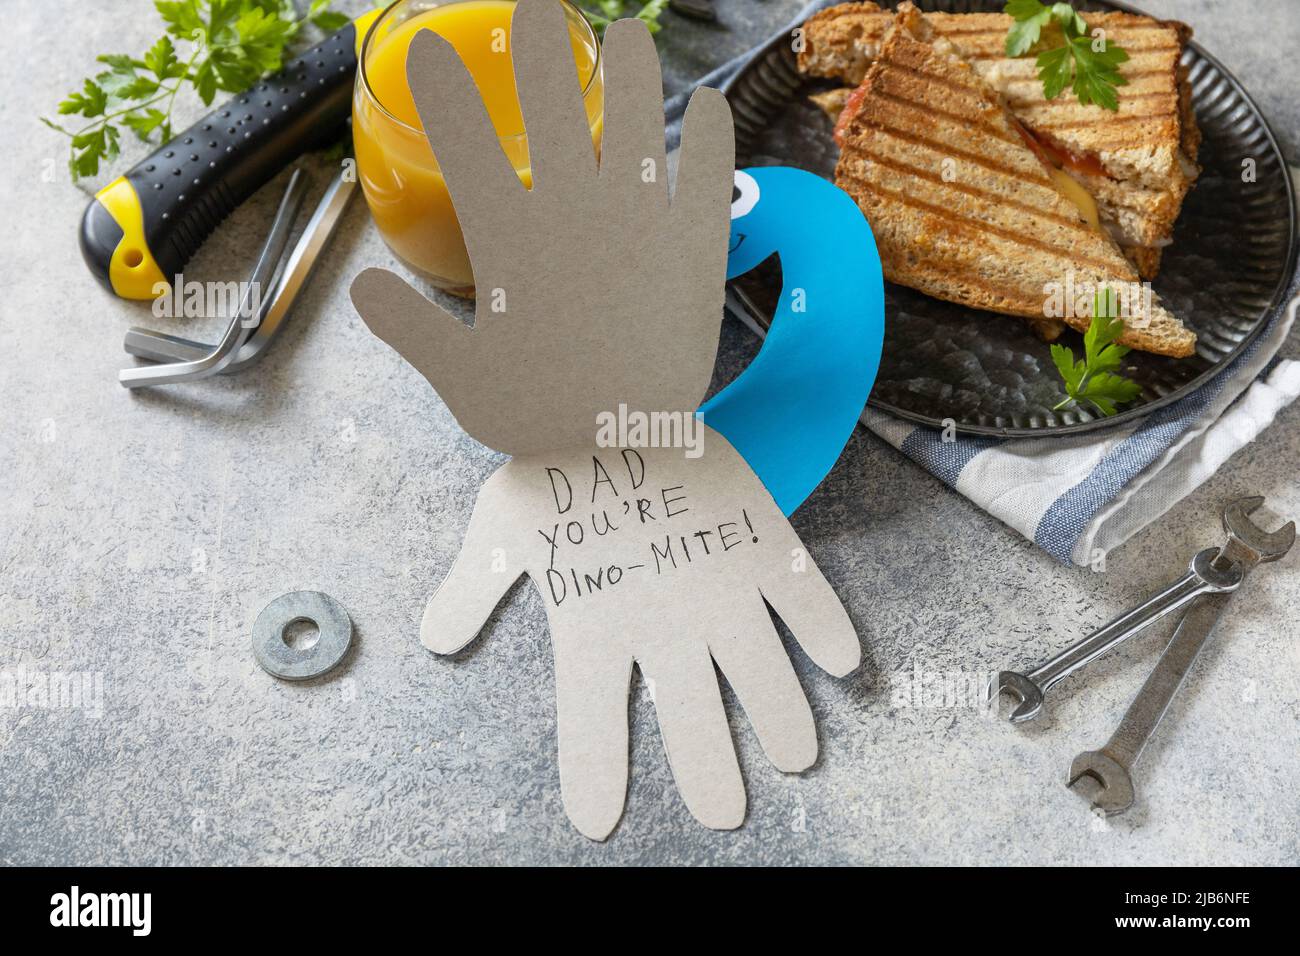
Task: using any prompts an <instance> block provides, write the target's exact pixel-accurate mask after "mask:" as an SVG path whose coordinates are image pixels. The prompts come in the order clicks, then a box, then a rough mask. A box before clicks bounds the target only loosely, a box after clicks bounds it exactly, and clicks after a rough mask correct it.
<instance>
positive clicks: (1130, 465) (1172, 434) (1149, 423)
mask: <svg viewBox="0 0 1300 956" xmlns="http://www.w3.org/2000/svg"><path fill="white" fill-rule="evenodd" d="M1258 341H1259V340H1258V339H1256V340H1255V342H1252V343H1251V345H1250V346H1249V347H1248V348H1247V349H1246V351H1245V352H1243V353H1242V354H1241V355H1239V356H1237V358H1236V360H1235V361H1234V362H1233V363H1232V366H1231V367H1229V368H1227V369H1225V370H1224V371H1223V372H1222V373H1220V374H1219V375H1216V376H1215V377H1214V378H1213V379H1211V380H1210V381H1209V382H1207V383H1206V384H1204V385H1202V386H1201V387H1200V388H1198V389H1197V390H1196V391H1194V392H1192V394H1190V395H1188V396H1186V397H1185V398H1181V399H1179V400H1178V401H1176V402H1174V403H1173V404H1172V405H1170V406H1168V407H1166V408H1162V409H1161V410H1160V411H1158V412H1156V413H1155V414H1153V415H1152V416H1151V417H1150V418H1148V419H1147V420H1146V421H1145V422H1143V423H1142V425H1141V426H1140V427H1139V428H1138V429H1137V431H1135V432H1133V434H1131V435H1129V437H1128V438H1125V439H1124V440H1123V441H1122V442H1120V443H1119V444H1118V445H1116V446H1115V447H1114V448H1113V449H1112V450H1111V451H1110V452H1109V453H1108V454H1107V455H1106V457H1105V458H1103V459H1102V460H1101V462H1100V463H1099V464H1098V465H1097V467H1096V468H1094V469H1093V470H1092V473H1091V474H1089V475H1088V477H1087V478H1085V479H1084V480H1083V481H1081V482H1079V483H1078V484H1077V485H1075V486H1074V487H1073V488H1071V489H1070V490H1069V491H1067V492H1066V493H1065V494H1063V495H1061V497H1059V498H1057V499H1056V500H1055V501H1054V502H1052V504H1051V506H1050V507H1049V508H1048V509H1047V511H1045V512H1044V513H1043V517H1042V518H1040V519H1039V522H1038V529H1037V530H1036V531H1035V532H1034V543H1035V544H1037V545H1038V546H1039V547H1040V548H1042V549H1043V550H1044V551H1046V552H1047V553H1048V554H1050V555H1051V556H1052V557H1054V558H1056V560H1058V561H1061V562H1063V563H1065V564H1069V563H1070V558H1071V555H1072V554H1073V552H1074V546H1075V543H1076V542H1077V541H1078V540H1079V536H1080V535H1081V534H1083V532H1084V529H1085V528H1087V527H1088V524H1089V523H1090V522H1091V521H1092V519H1093V517H1094V516H1095V515H1096V514H1097V512H1098V511H1099V510H1100V509H1101V507H1102V506H1103V505H1105V504H1107V503H1108V502H1110V501H1111V500H1112V499H1113V498H1114V497H1115V496H1116V495H1117V494H1119V491H1120V489H1122V488H1123V487H1124V486H1125V485H1126V484H1128V483H1129V482H1130V481H1132V480H1133V479H1134V478H1135V477H1136V476H1137V475H1138V473H1139V472H1141V471H1142V470H1143V469H1144V468H1146V467H1147V466H1148V465H1150V464H1151V463H1152V462H1153V461H1155V460H1156V459H1157V458H1159V457H1160V456H1161V455H1163V454H1164V453H1165V451H1167V450H1168V449H1169V447H1170V446H1171V445H1172V444H1173V443H1174V442H1175V441H1177V440H1178V438H1179V437H1180V436H1181V435H1182V434H1183V433H1184V432H1186V431H1187V429H1188V428H1190V427H1191V425H1192V424H1193V423H1194V422H1195V421H1196V420H1197V419H1198V418H1200V417H1201V415H1203V414H1204V413H1205V410H1206V408H1208V407H1209V406H1210V404H1211V403H1212V402H1213V401H1214V400H1215V399H1216V398H1217V397H1218V396H1219V393H1220V392H1221V391H1223V387H1224V385H1226V384H1227V382H1228V381H1229V380H1230V379H1231V378H1232V377H1233V374H1234V373H1235V371H1236V368H1237V366H1239V365H1240V364H1242V363H1244V362H1245V361H1246V360H1247V358H1248V357H1249V356H1250V354H1251V353H1252V352H1254V351H1255V345H1256V344H1257V343H1258Z"/></svg>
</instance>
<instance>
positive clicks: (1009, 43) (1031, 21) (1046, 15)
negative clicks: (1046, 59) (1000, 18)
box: [1002, 0, 1052, 57]
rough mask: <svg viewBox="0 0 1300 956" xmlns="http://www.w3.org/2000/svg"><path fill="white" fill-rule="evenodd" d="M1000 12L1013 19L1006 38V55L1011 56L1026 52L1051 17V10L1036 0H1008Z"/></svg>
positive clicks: (1035, 41) (1036, 40) (1021, 54)
mask: <svg viewBox="0 0 1300 956" xmlns="http://www.w3.org/2000/svg"><path fill="white" fill-rule="evenodd" d="M1002 12H1003V13H1005V14H1008V15H1009V16H1010V17H1011V18H1012V19H1013V20H1014V21H1015V22H1014V23H1013V24H1011V29H1010V30H1008V31H1007V39H1006V51H1007V56H1013V57H1014V56H1023V55H1024V54H1026V53H1028V52H1029V48H1030V47H1032V46H1033V45H1034V44H1035V43H1037V42H1038V38H1039V36H1040V35H1041V33H1042V30H1043V27H1045V26H1047V24H1048V23H1049V22H1050V21H1051V19H1052V11H1051V10H1049V9H1048V8H1047V7H1045V6H1043V5H1042V4H1041V3H1039V2H1038V0H1008V3H1007V5H1006V6H1005V7H1003V8H1002Z"/></svg>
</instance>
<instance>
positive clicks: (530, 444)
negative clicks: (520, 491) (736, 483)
mask: <svg viewBox="0 0 1300 956" xmlns="http://www.w3.org/2000/svg"><path fill="white" fill-rule="evenodd" d="M510 41H511V47H512V49H513V52H514V63H515V76H516V78H517V80H516V82H517V85H518V89H519V101H520V105H521V107H522V109H523V115H524V122H525V126H526V129H527V133H528V153H529V161H530V163H531V166H532V182H533V188H532V189H531V190H529V189H526V188H525V187H524V185H523V184H522V183H521V182H520V181H519V177H518V176H517V175H516V173H515V171H514V168H513V167H512V166H511V164H510V163H509V161H508V160H507V159H506V157H505V156H504V155H503V154H502V152H501V147H500V146H499V145H498V143H497V135H496V132H495V130H493V128H492V125H491V123H490V122H489V120H488V119H487V114H486V112H485V110H484V108H483V104H482V102H481V101H480V99H479V94H478V89H477V88H476V87H475V85H474V81H473V80H472V79H471V78H470V76H469V74H468V73H467V72H466V70H465V67H464V65H463V64H462V63H461V60H460V57H459V56H457V54H456V51H455V49H454V48H453V47H452V46H451V44H450V43H448V42H447V41H445V40H443V39H442V38H441V37H439V36H438V35H437V34H435V33H433V32H432V31H428V30H422V31H420V32H419V33H418V34H416V36H415V39H414V40H412V41H411V46H410V51H409V53H408V54H407V79H408V82H409V83H410V85H411V94H412V96H413V98H414V100H415V105H416V108H417V110H418V112H419V114H420V120H421V122H422V123H423V124H424V130H425V133H426V135H427V136H428V139H429V144H430V145H431V146H432V147H433V152H434V155H435V156H436V157H437V160H438V165H439V166H440V168H441V170H442V174H443V178H444V179H445V180H446V183H447V190H448V192H449V193H450V194H451V198H452V202H453V204H454V205H455V207H456V215H457V218H458V219H459V220H460V223H461V226H462V232H463V233H464V236H465V246H466V248H467V250H468V252H469V259H470V263H471V265H472V266H473V268H474V285H475V288H476V290H477V309H476V315H475V321H474V329H473V331H471V330H470V329H468V328H466V326H465V324H464V323H463V322H461V321H460V320H459V319H456V318H454V317H453V316H451V315H449V314H448V313H446V312H445V311H443V310H442V309H441V308H439V307H438V306H436V305H434V304H433V303H431V302H429V301H428V300H427V299H426V298H424V296H422V295H420V294H419V293H418V292H417V291H415V290H414V289H412V288H411V287H410V286H409V285H407V283H406V282H405V281H404V280H402V279H401V278H399V277H398V276H396V275H394V274H392V273H390V272H386V271H384V270H380V269H368V270H366V271H365V272H362V273H361V274H360V275H359V276H357V278H356V280H355V282H354V283H353V287H352V298H353V302H354V303H355V304H356V306H357V309H358V311H359V312H360V313H361V315H362V317H363V318H364V319H365V321H366V324H367V325H369V326H370V329H371V331H373V332H374V333H375V334H376V335H377V336H379V337H380V338H381V339H383V340H384V341H385V342H387V343H388V344H389V345H391V346H392V347H393V348H394V349H396V350H397V351H398V352H400V353H401V354H402V356H403V357H404V358H405V359H406V360H407V361H408V362H410V363H411V364H412V365H413V366H415V368H416V369H418V370H419V371H420V372H421V373H422V374H423V375H424V377H425V378H427V379H428V380H429V382H430V384H432V385H433V387H434V388H435V389H437V391H438V394H439V395H440V396H441V397H442V399H443V401H445V402H446V403H447V407H448V408H450V409H451V411H452V413H453V414H454V415H455V416H456V420H457V421H458V422H459V423H460V425H461V427H462V428H464V429H465V431H467V432H468V433H469V434H470V435H471V436H473V437H474V438H476V439H478V440H479V441H481V442H482V443H483V444H485V445H487V446H489V447H491V448H495V449H497V450H498V451H503V452H507V453H509V454H511V455H526V454H533V453H537V452H544V451H550V450H552V449H555V448H564V447H567V446H573V445H590V444H591V443H592V436H593V435H594V434H595V422H596V416H597V415H598V414H600V413H601V412H604V411H607V410H611V409H613V410H617V408H618V406H619V404H620V403H622V404H625V405H626V406H627V407H628V408H632V409H642V410H646V411H648V410H651V409H654V410H662V411H669V410H679V411H683V412H693V411H694V410H695V409H696V407H698V405H699V403H700V400H701V399H702V398H703V397H704V393H705V391H706V390H707V389H708V385H709V377H710V374H711V372H712V370H713V362H714V358H715V357H716V353H717V347H718V328H719V325H720V324H721V321H722V302H723V283H722V276H723V274H724V270H725V268H726V258H727V234H728V231H729V229H730V218H729V209H730V202H731V172H732V167H733V165H734V162H735V161H734V158H733V153H734V145H733V137H732V127H731V112H730V109H729V108H728V106H727V101H726V100H725V99H724V98H723V96H722V94H721V93H719V92H718V91H717V90H707V89H705V90H700V91H698V92H697V93H696V95H695V96H694V97H692V99H691V103H690V106H689V108H688V109H687V111H686V116H685V119H684V120H683V135H682V142H683V146H682V152H681V158H680V164H679V169H678V174H677V190H676V196H675V197H674V201H673V203H672V204H671V206H670V205H669V201H668V172H667V169H666V166H665V158H664V113H663V93H662V85H661V82H662V81H661V80H660V75H659V59H658V54H657V53H656V52H655V48H654V42H653V41H652V40H651V38H650V36H649V33H648V31H647V30H646V29H645V27H644V25H643V24H638V23H636V22H635V21H627V22H625V23H621V24H612V25H611V26H610V27H609V29H608V30H607V31H606V32H605V42H604V48H603V55H602V59H603V60H604V79H605V122H604V136H603V139H602V143H601V161H600V167H599V170H598V169H597V165H596V152H595V148H594V147H593V146H592V141H591V131H590V129H589V127H588V124H587V114H586V111H585V109H584V107H583V103H582V93H581V90H580V89H579V88H578V84H577V83H576V82H575V80H574V74H575V72H576V68H575V67H574V63H573V52H572V49H571V48H570V46H569V34H568V29H567V26H566V25H565V23H564V14H563V10H562V9H561V7H560V5H559V4H558V3H521V4H520V5H519V6H518V7H516V9H515V13H514V16H513V19H512V21H511V38H510Z"/></svg>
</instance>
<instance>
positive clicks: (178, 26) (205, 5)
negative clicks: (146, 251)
mask: <svg viewBox="0 0 1300 956" xmlns="http://www.w3.org/2000/svg"><path fill="white" fill-rule="evenodd" d="M330 3H331V0H312V3H311V5H310V8H309V12H308V13H307V14H305V15H300V14H299V12H298V9H297V7H296V5H295V3H294V0H155V3H154V7H155V9H156V10H157V11H158V15H159V17H160V18H161V20H162V25H163V29H164V31H165V33H164V35H163V36H162V37H160V38H159V39H158V40H157V41H156V42H155V43H154V44H153V45H152V46H151V47H150V48H149V49H148V51H147V52H145V53H144V54H143V55H142V56H140V57H133V56H130V55H128V54H125V53H105V54H103V55H102V56H99V57H97V58H96V59H97V61H98V62H99V63H102V64H104V65H105V66H107V67H108V69H107V70H104V71H102V72H100V73H98V74H97V75H95V76H94V77H93V78H91V79H88V80H86V81H85V82H84V84H83V86H82V89H81V90H80V91H78V92H75V93H71V94H69V95H68V96H67V97H65V98H64V99H63V101H62V102H60V103H59V105H58V112H59V113H60V114H61V115H64V116H81V117H85V118H86V119H88V120H91V122H89V123H88V124H86V125H85V126H82V127H81V128H80V129H67V128H64V127H63V126H61V125H59V124H58V123H56V122H53V121H52V120H48V119H44V118H42V122H44V123H45V124H46V125H47V126H49V127H51V128H53V129H56V130H58V131H59V132H61V133H63V134H64V135H65V136H67V137H68V138H69V143H70V150H71V152H70V155H69V161H68V166H69V168H70V169H71V170H72V173H73V176H74V177H81V176H93V175H96V174H97V173H98V172H99V164H100V161H101V160H109V161H111V160H113V159H115V158H116V157H117V155H118V152H119V136H120V133H121V130H120V128H119V126H118V125H116V124H117V123H120V124H121V125H122V126H125V127H126V128H127V129H129V130H131V131H132V132H133V133H134V134H135V135H136V136H137V137H139V138H140V139H142V140H146V141H162V142H166V141H167V140H169V139H171V136H172V111H173V109H174V108H175V106H176V103H177V99H178V97H179V95H180V94H181V93H182V91H183V90H184V89H185V88H187V87H188V88H189V89H190V90H192V91H193V93H194V94H195V95H197V96H198V99H199V100H200V101H201V102H202V103H203V104H204V105H205V106H210V105H211V104H212V101H213V100H214V99H215V98H216V95H217V91H218V90H226V91H228V92H239V91H242V90H244V89H247V88H248V87H250V86H252V85H253V84H254V83H256V82H257V81H258V80H259V79H260V78H261V77H262V76H264V75H265V74H267V73H272V72H274V71H276V70H278V69H280V67H281V65H282V64H283V62H284V59H285V56H286V54H287V52H288V48H289V45H290V44H291V43H292V42H293V41H294V39H295V38H296V37H297V36H298V34H299V33H300V32H301V29H302V26H303V24H304V23H308V22H310V23H311V24H312V25H313V26H314V27H316V28H317V29H319V30H321V31H324V32H327V33H333V32H336V31H337V30H339V29H340V28H342V27H343V26H344V25H346V24H347V22H348V18H347V17H346V16H344V15H343V14H341V13H337V12H335V11H332V10H330ZM178 47H179V49H178Z"/></svg>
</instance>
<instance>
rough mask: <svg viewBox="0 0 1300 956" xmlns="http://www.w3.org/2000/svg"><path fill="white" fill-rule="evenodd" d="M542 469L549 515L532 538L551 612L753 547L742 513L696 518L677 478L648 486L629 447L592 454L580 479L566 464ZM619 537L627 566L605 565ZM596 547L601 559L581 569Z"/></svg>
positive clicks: (751, 528) (637, 456)
mask: <svg viewBox="0 0 1300 956" xmlns="http://www.w3.org/2000/svg"><path fill="white" fill-rule="evenodd" d="M545 471H546V479H547V482H548V484H549V487H550V491H551V496H552V499H553V501H554V504H555V516H554V520H553V521H552V522H551V523H550V524H549V526H548V527H543V528H538V529H537V533H538V534H539V535H541V536H542V538H543V539H544V540H545V541H546V546H547V548H548V550H549V555H548V560H547V565H546V583H547V588H548V590H549V592H550V596H551V600H552V601H553V602H554V604H555V606H556V607H559V606H560V605H561V604H563V603H564V602H565V601H574V600H579V599H582V598H586V597H590V596H592V595H594V594H598V593H601V592H603V591H606V590H610V589H613V588H616V587H617V586H618V585H619V584H620V583H621V582H622V581H624V580H625V579H626V578H627V576H628V575H647V576H648V575H665V574H671V573H672V572H674V571H680V570H682V569H685V568H688V567H690V566H692V565H695V564H699V563H701V562H706V561H717V560H720V559H721V556H723V555H725V554H726V553H727V552H729V551H731V550H732V549H733V548H738V547H743V546H745V545H747V544H749V545H753V544H757V543H758V533H757V531H755V529H754V525H753V522H752V521H751V520H750V516H749V513H748V511H746V509H744V508H741V509H740V513H739V514H738V515H736V516H735V518H736V520H734V521H721V522H715V521H713V520H712V519H708V520H703V519H701V517H700V512H699V511H698V509H696V510H693V509H692V502H691V497H690V493H689V490H688V488H687V486H686V484H685V483H684V479H681V478H680V477H675V478H672V479H668V480H665V481H658V482H657V481H655V480H654V476H653V475H650V474H647V468H646V462H645V459H644V458H643V457H642V455H641V454H640V453H639V452H637V451H636V450H635V449H633V448H625V449H623V450H622V451H621V452H619V453H618V454H617V455H615V454H614V453H613V452H612V451H611V452H610V453H609V455H607V456H606V457H605V459H602V458H601V457H600V456H597V455H592V456H591V465H590V468H589V469H588V468H585V467H584V468H583V469H582V473H581V474H575V473H574V472H575V471H576V469H575V468H573V467H572V466H570V467H568V468H557V467H547V468H546V469H545ZM669 481H671V482H672V483H671V484H670V483H668V482H669ZM647 532H649V535H648V537H647ZM621 539H626V542H627V558H626V560H625V561H623V562H609V561H607V560H606V557H605V555H607V554H608V550H607V549H608V545H609V542H611V541H621ZM596 542H603V544H602V545H601V546H600V547H599V551H600V552H601V554H600V556H599V557H597V556H596V555H591V560H590V562H589V563H584V561H583V557H584V553H585V554H591V552H593V551H596V550H598V549H597V547H596V544H595V543H596Z"/></svg>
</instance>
